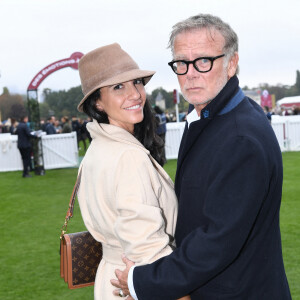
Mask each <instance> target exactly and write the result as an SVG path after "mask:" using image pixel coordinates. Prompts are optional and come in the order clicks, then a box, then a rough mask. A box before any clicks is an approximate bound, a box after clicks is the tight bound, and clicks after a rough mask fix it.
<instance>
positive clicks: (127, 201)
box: [78, 43, 189, 300]
mask: <svg viewBox="0 0 300 300" xmlns="http://www.w3.org/2000/svg"><path fill="white" fill-rule="evenodd" d="M154 73H155V72H153V71H145V70H141V69H139V67H138V65H137V64H136V63H135V61H134V60H133V59H132V58H131V57H130V56H129V55H128V54H127V53H126V52H125V51H124V50H123V49H122V48H121V47H120V45H119V44H117V43H115V44H111V45H107V46H103V47H100V48H97V49H95V50H93V51H91V52H89V53H87V54H85V55H84V56H83V57H82V58H81V59H80V61H79V74H80V79H81V86H82V91H83V94H84V98H83V99H82V100H81V102H80V103H79V105H78V110H79V111H81V112H82V111H83V112H85V113H86V114H87V115H88V116H89V117H91V118H93V122H89V123H88V124H87V129H88V131H89V132H90V134H91V136H92V139H93V141H92V143H91V145H90V146H89V148H88V149H87V152H86V154H85V156H84V158H83V160H82V163H81V165H80V170H81V171H80V172H81V173H80V174H81V182H80V187H79V191H78V201H79V205H80V210H81V214H82V217H83V220H84V223H85V225H86V227H87V229H88V230H89V232H90V233H91V234H92V236H93V237H94V238H95V239H96V240H97V241H99V242H101V243H102V247H103V258H102V260H101V263H100V265H99V267H98V271H97V274H96V279H95V287H94V291H95V296H94V297H95V299H96V300H112V299H119V296H122V292H121V291H120V294H119V292H118V293H117V294H115V296H114V295H113V294H112V292H113V286H111V285H110V278H112V277H114V270H115V269H116V268H117V267H118V266H120V267H121V266H125V265H124V264H123V262H122V260H121V254H122V253H126V255H127V256H128V257H130V258H131V259H133V260H135V261H136V262H137V264H138V265H141V264H147V263H150V262H153V261H155V260H157V259H159V258H161V257H162V256H165V255H167V254H169V253H171V252H172V250H173V247H174V245H173V234H174V230H175V222H176V215H177V199H176V196H175V193H174V190H173V183H172V181H171V179H170V178H169V176H168V175H167V173H166V172H165V171H164V169H163V168H162V167H161V165H160V164H161V163H162V162H163V157H162V142H161V139H160V138H159V137H158V136H157V134H156V132H155V118H154V114H153V111H152V109H151V106H150V103H149V101H148V100H147V99H146V91H145V88H144V85H145V84H147V83H148V82H149V80H150V79H151V77H152V76H153V74H154ZM188 299H189V298H188Z"/></svg>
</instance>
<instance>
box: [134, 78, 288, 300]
mask: <svg viewBox="0 0 300 300" xmlns="http://www.w3.org/2000/svg"><path fill="white" fill-rule="evenodd" d="M238 95H239V97H237V96H238ZM177 164H178V165H177V173H176V180H175V190H176V194H177V197H178V201H179V210H178V220H177V227H176V235H175V239H176V243H177V246H178V248H177V249H176V250H175V251H174V252H173V253H172V254H171V255H169V256H168V257H165V258H162V259H160V260H158V261H156V262H155V263H153V264H151V265H147V266H141V267H136V268H135V270H134V273H133V280H134V287H135V290H136V293H137V296H138V298H139V300H148V299H149V300H150V299H151V300H153V299H164V300H169V299H170V300H171V299H172V300H173V299H176V298H179V297H182V296H184V295H186V294H190V295H191V298H192V299H199V300H200V299H201V300H215V299H231V300H233V299H236V300H244V299H251V300H252V299H253V300H266V299H272V300H276V299H278V300H285V299H291V296H290V291H289V286H288V283H287V279H286V274H285V270H284V265H283V259H282V250H281V238H280V229H279V209H280V203H281V190H282V176H283V175H282V158H281V152H280V148H279V146H278V142H277V139H276V137H275V134H274V132H273V130H272V127H271V126H270V124H269V122H268V120H267V118H266V117H265V114H264V112H263V111H262V109H261V108H260V107H259V106H258V105H257V104H256V103H255V102H254V101H253V100H251V99H249V98H247V97H245V96H244V95H243V93H242V91H241V90H240V89H239V87H238V79H237V77H233V78H231V79H230V80H229V81H228V83H227V84H226V86H225V87H224V88H223V90H222V91H221V92H220V93H219V95H217V97H216V98H215V99H214V100H213V101H212V102H211V103H210V104H208V105H207V106H206V107H205V109H203V110H202V112H201V119H200V120H199V121H195V122H193V123H191V125H190V127H189V129H187V126H186V128H185V132H184V134H183V138H182V142H181V146H180V150H179V156H178V163H177Z"/></svg>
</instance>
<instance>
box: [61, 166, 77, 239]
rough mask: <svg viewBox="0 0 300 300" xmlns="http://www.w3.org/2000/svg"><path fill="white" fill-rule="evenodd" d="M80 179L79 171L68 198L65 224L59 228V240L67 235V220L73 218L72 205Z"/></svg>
mask: <svg viewBox="0 0 300 300" xmlns="http://www.w3.org/2000/svg"><path fill="white" fill-rule="evenodd" d="M80 179H81V169H80V171H79V174H78V176H77V179H76V182H75V185H74V188H73V192H72V195H71V198H70V202H69V208H68V211H67V214H66V217H65V222H64V225H63V226H62V228H61V235H60V239H62V238H63V236H64V234H65V233H67V227H68V222H69V220H70V219H71V218H72V217H73V211H74V204H75V199H76V195H77V192H78V189H79V185H80Z"/></svg>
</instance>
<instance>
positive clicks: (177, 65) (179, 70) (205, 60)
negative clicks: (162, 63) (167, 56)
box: [168, 54, 225, 75]
mask: <svg viewBox="0 0 300 300" xmlns="http://www.w3.org/2000/svg"><path fill="white" fill-rule="evenodd" d="M223 56H225V54H222V55H219V56H214V57H198V58H196V59H194V60H182V59H180V60H174V61H171V62H169V63H168V65H169V66H170V67H171V68H172V70H173V71H174V72H175V73H176V74H177V75H185V74H186V73H187V72H188V71H189V65H190V64H193V66H194V68H195V69H196V70H197V71H198V72H200V73H206V72H209V71H210V70H211V69H212V67H213V64H214V61H215V60H216V59H218V58H220V57H223Z"/></svg>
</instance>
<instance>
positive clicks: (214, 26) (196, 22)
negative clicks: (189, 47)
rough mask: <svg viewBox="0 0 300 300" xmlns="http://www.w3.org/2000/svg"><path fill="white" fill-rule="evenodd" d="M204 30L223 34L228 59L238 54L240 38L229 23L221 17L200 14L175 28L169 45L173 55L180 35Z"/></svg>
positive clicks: (176, 25) (179, 23)
mask: <svg viewBox="0 0 300 300" xmlns="http://www.w3.org/2000/svg"><path fill="white" fill-rule="evenodd" d="M203 28H205V29H208V31H210V32H211V31H212V30H217V31H219V32H220V33H221V35H222V36H223V37H224V39H225V45H224V49H223V50H224V53H225V54H226V56H227V57H231V56H232V55H233V54H234V52H238V36H237V34H236V33H235V32H234V31H233V29H232V28H231V27H230V26H229V25H228V24H227V23H225V22H223V21H222V20H221V19H220V18H219V17H216V16H213V15H210V14H198V15H196V16H192V17H190V18H188V19H186V20H183V21H181V22H178V23H177V24H175V25H174V26H173V30H172V32H171V34H170V39H169V45H168V48H171V51H172V54H173V55H174V41H175V38H176V36H177V35H178V34H179V33H182V32H184V31H190V30H195V29H203Z"/></svg>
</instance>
